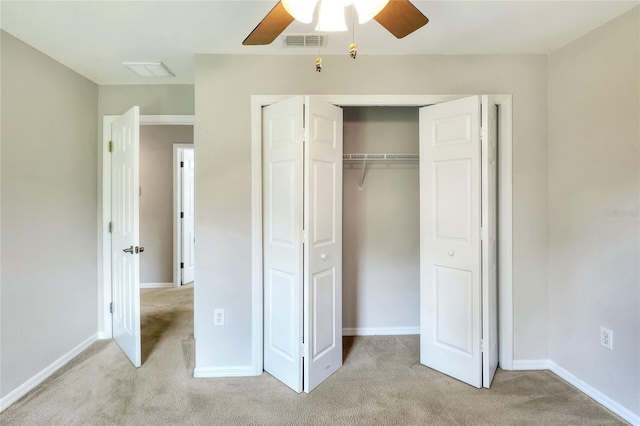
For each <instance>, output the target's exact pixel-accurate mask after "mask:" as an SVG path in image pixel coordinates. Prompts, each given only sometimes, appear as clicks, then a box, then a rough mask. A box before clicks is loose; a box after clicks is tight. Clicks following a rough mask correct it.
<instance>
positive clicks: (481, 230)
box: [480, 228, 485, 241]
mask: <svg viewBox="0 0 640 426" xmlns="http://www.w3.org/2000/svg"><path fill="white" fill-rule="evenodd" d="M484 237H485V233H484V228H480V241H482V240H484Z"/></svg>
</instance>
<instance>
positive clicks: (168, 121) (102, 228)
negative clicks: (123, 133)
mask: <svg viewBox="0 0 640 426" xmlns="http://www.w3.org/2000/svg"><path fill="white" fill-rule="evenodd" d="M118 117H120V116H119V115H105V116H103V119H102V123H103V124H102V141H100V142H99V143H98V149H99V150H101V151H102V153H103V155H102V200H101V201H102V203H101V204H102V208H100V205H98V210H102V220H100V219H98V243H99V244H101V245H102V258H101V259H99V262H101V263H102V276H98V292H102V306H98V316H99V317H101V318H102V319H103V321H102V325H103V329H102V330H98V333H99V334H100V335H101V336H104V338H106V339H109V338H111V337H112V336H113V329H112V324H111V314H110V313H109V304H110V303H111V235H110V234H109V222H110V221H111V156H110V155H109V154H108V153H109V150H108V147H109V141H110V140H111V124H112V123H113V122H114V121H115V120H116V119H117V118H118ZM140 124H141V125H185V126H188V125H194V124H195V116H194V115H141V116H140ZM99 173H100V172H99ZM99 201H100V200H99Z"/></svg>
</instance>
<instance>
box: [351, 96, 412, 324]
mask: <svg viewBox="0 0 640 426" xmlns="http://www.w3.org/2000/svg"><path fill="white" fill-rule="evenodd" d="M343 110H344V133H343V135H344V148H343V153H344V155H343V167H344V169H343V172H344V174H343V219H342V220H343V231H342V232H343V234H342V235H343V238H342V244H343V254H342V261H343V262H342V263H343V274H342V277H343V281H342V292H343V298H342V318H343V320H342V321H343V324H342V326H343V330H344V334H345V335H366V334H378V335H384V334H419V333H420V329H419V326H420V188H419V140H418V134H419V122H418V116H419V110H418V108H417V107H377V106H375V107H368V106H367V107H344V108H343Z"/></svg>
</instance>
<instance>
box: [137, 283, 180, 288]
mask: <svg viewBox="0 0 640 426" xmlns="http://www.w3.org/2000/svg"><path fill="white" fill-rule="evenodd" d="M140 288H173V283H140Z"/></svg>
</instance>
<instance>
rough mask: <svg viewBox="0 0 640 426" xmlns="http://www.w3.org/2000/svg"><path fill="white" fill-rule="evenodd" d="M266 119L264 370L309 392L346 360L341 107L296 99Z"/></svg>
mask: <svg viewBox="0 0 640 426" xmlns="http://www.w3.org/2000/svg"><path fill="white" fill-rule="evenodd" d="M303 112H304V115H303ZM262 123H263V124H262V126H263V128H262V143H263V152H262V156H263V182H262V186H263V261H264V264H263V282H264V369H265V371H267V372H268V373H270V374H271V375H273V376H274V377H276V378H277V379H278V380H280V381H282V382H283V383H285V384H286V385H287V386H289V387H290V388H291V389H293V390H295V391H296V392H302V391H303V390H304V391H305V392H310V391H311V390H313V389H314V388H315V387H316V386H318V385H319V384H320V383H322V382H323V381H324V380H326V379H327V378H328V377H329V376H330V375H331V374H333V373H334V372H335V371H336V370H337V369H339V368H340V367H341V366H342V109H341V108H338V107H335V106H333V105H330V104H327V103H324V102H320V101H317V100H314V99H311V98H308V97H307V98H302V97H296V98H292V99H288V100H285V101H281V102H278V103H276V104H273V105H270V106H268V107H265V108H263V113H262ZM303 123H304V127H303ZM303 318H304V321H303Z"/></svg>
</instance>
